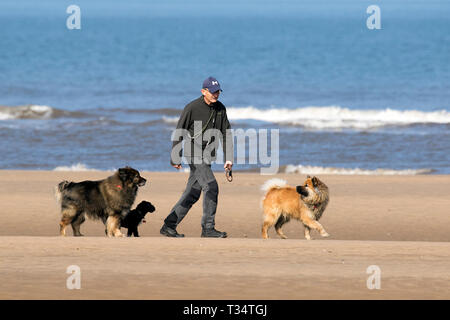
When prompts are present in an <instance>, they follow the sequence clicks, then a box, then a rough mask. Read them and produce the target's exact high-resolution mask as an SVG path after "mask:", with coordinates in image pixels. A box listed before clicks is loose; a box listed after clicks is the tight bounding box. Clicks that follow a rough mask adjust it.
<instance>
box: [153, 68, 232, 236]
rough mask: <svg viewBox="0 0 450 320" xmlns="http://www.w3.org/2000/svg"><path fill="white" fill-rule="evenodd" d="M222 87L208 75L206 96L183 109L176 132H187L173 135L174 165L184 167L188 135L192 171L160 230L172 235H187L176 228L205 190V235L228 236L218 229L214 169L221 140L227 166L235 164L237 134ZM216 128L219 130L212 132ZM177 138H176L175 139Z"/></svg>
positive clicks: (203, 93) (203, 232) (188, 160)
mask: <svg viewBox="0 0 450 320" xmlns="http://www.w3.org/2000/svg"><path fill="white" fill-rule="evenodd" d="M221 91H222V89H221V88H220V84H219V82H218V81H217V79H215V78H213V77H209V78H207V79H206V80H205V81H204V82H203V87H202V90H201V92H202V96H201V97H199V98H198V99H195V100H193V101H191V102H190V103H189V104H187V105H186V107H185V108H184V110H183V112H182V113H181V116H180V119H179V120H178V124H177V131H176V132H178V133H179V132H181V131H183V132H185V134H183V135H181V134H178V136H176V137H173V138H172V139H173V145H172V153H171V161H170V162H171V165H172V166H173V167H175V168H176V169H180V168H181V155H182V149H181V143H182V140H183V139H184V140H185V142H184V156H185V158H186V160H187V162H188V163H189V167H190V175H189V179H188V182H187V186H186V190H185V191H184V193H183V194H182V195H181V198H180V200H179V201H178V202H177V203H176V204H175V206H174V207H173V208H172V210H171V212H170V213H169V215H168V216H167V218H166V219H165V220H164V225H163V226H162V228H161V230H160V233H161V234H162V235H165V236H168V237H177V238H178V237H184V235H183V234H179V233H178V232H177V231H176V227H177V226H178V224H179V223H180V222H181V221H182V220H183V218H184V217H185V216H186V214H187V213H188V211H189V209H190V208H191V207H192V205H193V204H194V203H196V202H197V200H198V199H199V198H200V194H201V192H202V191H203V216H202V221H201V224H202V234H201V236H202V237H212V238H226V237H227V233H226V232H221V231H217V230H216V229H215V215H216V209H217V200H218V194H219V187H218V184H217V181H216V178H215V177H214V173H213V172H212V170H211V161H213V160H214V159H215V156H216V149H217V147H218V143H219V141H217V139H216V138H217V137H218V138H219V139H220V141H221V142H222V147H223V153H224V156H225V165H224V169H229V170H231V168H232V166H233V162H232V160H233V140H232V139H233V138H232V134H231V131H230V130H229V129H230V128H231V126H230V123H229V121H228V117H227V113H226V109H225V106H224V105H223V104H222V103H221V102H220V101H219V100H218V99H219V95H220V92H221ZM211 132H216V133H219V134H215V135H214V134H212V135H211V134H210V133H211ZM174 138H175V139H174Z"/></svg>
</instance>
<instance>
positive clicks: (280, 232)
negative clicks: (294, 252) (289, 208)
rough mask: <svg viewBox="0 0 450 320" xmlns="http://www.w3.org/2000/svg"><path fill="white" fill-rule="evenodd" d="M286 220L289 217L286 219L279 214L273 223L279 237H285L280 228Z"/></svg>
mask: <svg viewBox="0 0 450 320" xmlns="http://www.w3.org/2000/svg"><path fill="white" fill-rule="evenodd" d="M288 221H289V219H287V218H286V217H285V216H283V215H280V217H279V218H278V220H277V223H275V231H276V232H277V234H278V235H279V236H280V238H281V239H287V237H286V235H285V234H284V233H283V231H282V230H281V227H282V226H283V224H285V223H286V222H288Z"/></svg>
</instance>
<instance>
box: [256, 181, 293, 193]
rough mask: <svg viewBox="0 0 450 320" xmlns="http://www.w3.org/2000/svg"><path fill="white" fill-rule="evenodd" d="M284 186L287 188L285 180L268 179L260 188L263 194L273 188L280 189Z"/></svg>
mask: <svg viewBox="0 0 450 320" xmlns="http://www.w3.org/2000/svg"><path fill="white" fill-rule="evenodd" d="M284 186H287V182H286V180H281V179H276V178H275V179H270V180H267V181H266V182H265V183H264V184H263V185H262V186H261V191H262V192H264V193H267V192H268V191H269V190H270V189H273V188H282V187H284Z"/></svg>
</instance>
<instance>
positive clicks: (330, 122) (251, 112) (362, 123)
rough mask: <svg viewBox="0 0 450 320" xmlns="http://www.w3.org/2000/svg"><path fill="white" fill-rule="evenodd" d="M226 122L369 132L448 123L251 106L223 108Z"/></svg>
mask: <svg viewBox="0 0 450 320" xmlns="http://www.w3.org/2000/svg"><path fill="white" fill-rule="evenodd" d="M227 115H228V119H230V120H246V119H248V120H258V121H265V122H271V123H277V124H286V125H295V126H302V127H306V128H312V129H347V128H348V129H362V130H364V129H371V128H379V127H384V126H407V125H412V124H421V123H423V124H450V112H448V111H445V110H439V111H429V112H426V111H418V110H394V109H382V110H362V109H355V110H352V109H348V108H342V107H339V106H326V107H304V108H297V109H286V108H271V109H258V108H255V107H252V106H249V107H244V108H236V107H230V108H227Z"/></svg>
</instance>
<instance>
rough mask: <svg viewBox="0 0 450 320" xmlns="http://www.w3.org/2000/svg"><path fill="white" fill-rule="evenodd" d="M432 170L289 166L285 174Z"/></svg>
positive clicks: (413, 173) (411, 172) (396, 172)
mask: <svg viewBox="0 0 450 320" xmlns="http://www.w3.org/2000/svg"><path fill="white" fill-rule="evenodd" d="M432 171H433V170H431V169H405V170H393V169H376V170H364V169H359V168H353V169H352V168H334V167H316V166H303V165H287V166H286V169H285V173H299V174H311V175H313V174H336V175H418V174H429V173H431V172H432Z"/></svg>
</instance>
